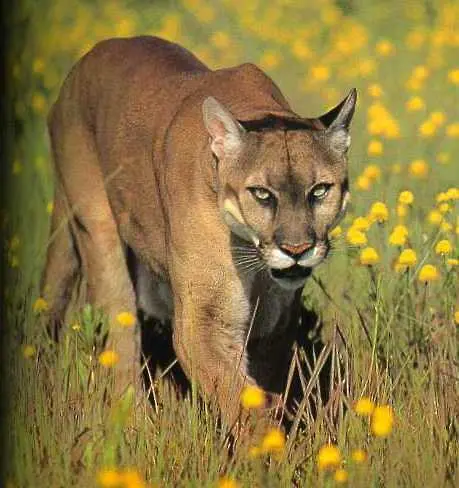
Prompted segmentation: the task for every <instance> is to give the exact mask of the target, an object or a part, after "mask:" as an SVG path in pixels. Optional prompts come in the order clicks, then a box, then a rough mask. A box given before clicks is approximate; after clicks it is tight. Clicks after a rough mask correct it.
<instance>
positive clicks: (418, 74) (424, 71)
mask: <svg viewBox="0 0 459 488" xmlns="http://www.w3.org/2000/svg"><path fill="white" fill-rule="evenodd" d="M428 76H429V69H428V68H427V67H426V66H424V65H422V64H420V65H418V66H416V67H415V68H414V70H413V77H414V78H416V79H417V80H425V79H426V78H427V77H428Z"/></svg>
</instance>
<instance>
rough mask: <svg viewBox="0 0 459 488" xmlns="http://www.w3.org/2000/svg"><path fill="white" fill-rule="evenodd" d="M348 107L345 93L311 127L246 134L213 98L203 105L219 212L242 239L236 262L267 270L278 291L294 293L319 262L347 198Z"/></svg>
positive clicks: (350, 109) (350, 110)
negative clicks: (213, 161) (212, 158)
mask: <svg viewBox="0 0 459 488" xmlns="http://www.w3.org/2000/svg"><path fill="white" fill-rule="evenodd" d="M355 103H356V91H355V90H352V91H351V92H350V94H349V95H348V96H347V97H346V98H345V99H344V100H343V101H342V102H341V103H340V104H339V105H338V106H337V107H335V108H334V109H332V110H331V111H330V112H328V113H326V114H325V115H323V116H321V117H319V118H318V119H317V124H316V126H317V127H318V129H317V128H316V129H313V128H311V129H307V128H305V129H297V128H294V129H286V128H276V127H272V128H271V129H268V130H266V129H265V130H254V131H251V130H246V129H244V127H243V126H242V125H241V123H239V122H238V121H237V120H236V119H235V118H234V117H233V115H232V114H231V113H230V112H229V111H228V110H227V109H226V108H225V107H224V106H223V105H222V104H220V103H219V102H218V101H217V100H216V99H215V98H212V97H209V98H207V99H206V100H205V101H204V104H203V114H204V124H205V126H206V128H207V130H208V132H209V135H210V147H211V150H212V152H213V154H214V156H215V160H216V170H215V172H216V180H217V192H218V205H219V209H220V212H221V215H222V217H223V220H224V221H225V222H226V224H227V225H228V226H229V228H230V229H231V231H232V232H233V233H234V234H235V235H236V236H238V237H239V238H240V239H243V241H244V246H241V248H235V249H234V258H235V261H236V263H237V264H239V265H241V266H242V267H243V268H244V267H246V268H248V269H250V268H251V267H252V269H254V270H258V269H261V268H264V269H267V270H268V272H269V274H270V276H271V277H272V279H273V280H275V281H276V282H277V283H278V284H279V285H280V286H282V287H283V288H287V289H295V288H298V287H300V286H302V285H303V284H304V281H305V280H306V278H307V277H308V276H309V275H310V273H311V271H312V268H314V267H315V266H317V265H318V264H319V263H320V262H321V261H322V260H323V259H324V258H325V257H326V255H327V253H328V250H329V240H328V232H329V231H330V230H331V229H332V228H333V227H334V226H335V225H336V224H337V222H338V221H339V219H340V218H341V217H342V215H343V213H344V211H345V209H346V204H347V201H348V198H349V190H348V179H347V157H346V155H347V150H348V148H349V144H350V136H349V131H348V129H349V124H350V122H351V119H352V116H353V113H354V108H355ZM244 249H245V251H244Z"/></svg>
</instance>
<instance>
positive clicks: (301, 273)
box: [271, 264, 312, 280]
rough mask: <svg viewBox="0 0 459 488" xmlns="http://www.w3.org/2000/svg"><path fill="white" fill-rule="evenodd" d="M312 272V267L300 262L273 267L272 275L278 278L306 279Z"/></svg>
mask: <svg viewBox="0 0 459 488" xmlns="http://www.w3.org/2000/svg"><path fill="white" fill-rule="evenodd" d="M311 273H312V268H306V267H304V266H300V265H299V264H294V265H293V266H290V267H289V268H284V269H275V268H271V275H272V277H273V278H274V279H276V280H304V279H306V278H307V277H308V276H310V274H311Z"/></svg>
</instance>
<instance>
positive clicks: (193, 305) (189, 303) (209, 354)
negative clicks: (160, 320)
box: [173, 287, 255, 425]
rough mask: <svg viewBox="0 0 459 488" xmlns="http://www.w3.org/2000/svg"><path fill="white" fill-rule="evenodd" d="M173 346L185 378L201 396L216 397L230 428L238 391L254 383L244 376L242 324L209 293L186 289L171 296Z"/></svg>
mask: <svg viewBox="0 0 459 488" xmlns="http://www.w3.org/2000/svg"><path fill="white" fill-rule="evenodd" d="M174 306H175V309H174V325H173V344H174V349H175V352H176V354H177V357H178V359H179V362H180V364H181V366H182V367H183V369H184V370H185V372H186V374H187V376H188V377H189V379H190V380H191V381H192V382H194V383H195V384H197V385H199V387H200V388H201V390H202V392H203V393H204V396H206V397H216V399H217V401H218V404H219V407H220V409H221V412H222V414H223V417H224V418H225V420H226V421H227V422H228V424H229V425H232V424H233V422H234V421H235V420H236V419H237V416H238V413H239V405H240V403H239V401H240V396H241V392H242V390H243V388H244V386H245V385H246V384H254V383H255V382H254V380H253V379H252V378H251V377H250V376H249V375H248V373H247V356H246V351H245V324H244V323H237V322H235V321H234V320H231V319H232V317H230V316H229V314H228V310H225V307H224V306H222V303H221V302H220V301H219V299H218V297H216V296H215V293H212V291H211V290H207V291H205V290H204V289H201V290H200V291H199V293H197V294H194V293H193V288H191V287H190V289H189V290H188V293H187V294H186V295H185V296H184V295H183V294H180V296H178V297H177V296H176V297H175V305H174Z"/></svg>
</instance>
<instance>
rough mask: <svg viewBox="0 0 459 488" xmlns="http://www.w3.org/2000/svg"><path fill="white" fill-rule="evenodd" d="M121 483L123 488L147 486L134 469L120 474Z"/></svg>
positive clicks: (142, 487)
mask: <svg viewBox="0 0 459 488" xmlns="http://www.w3.org/2000/svg"><path fill="white" fill-rule="evenodd" d="M121 483H122V486H123V487H124V488H146V486H147V484H146V483H145V481H144V480H143V478H142V477H141V476H140V474H139V473H138V472H137V471H136V470H135V469H126V470H124V471H122V472H121Z"/></svg>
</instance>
